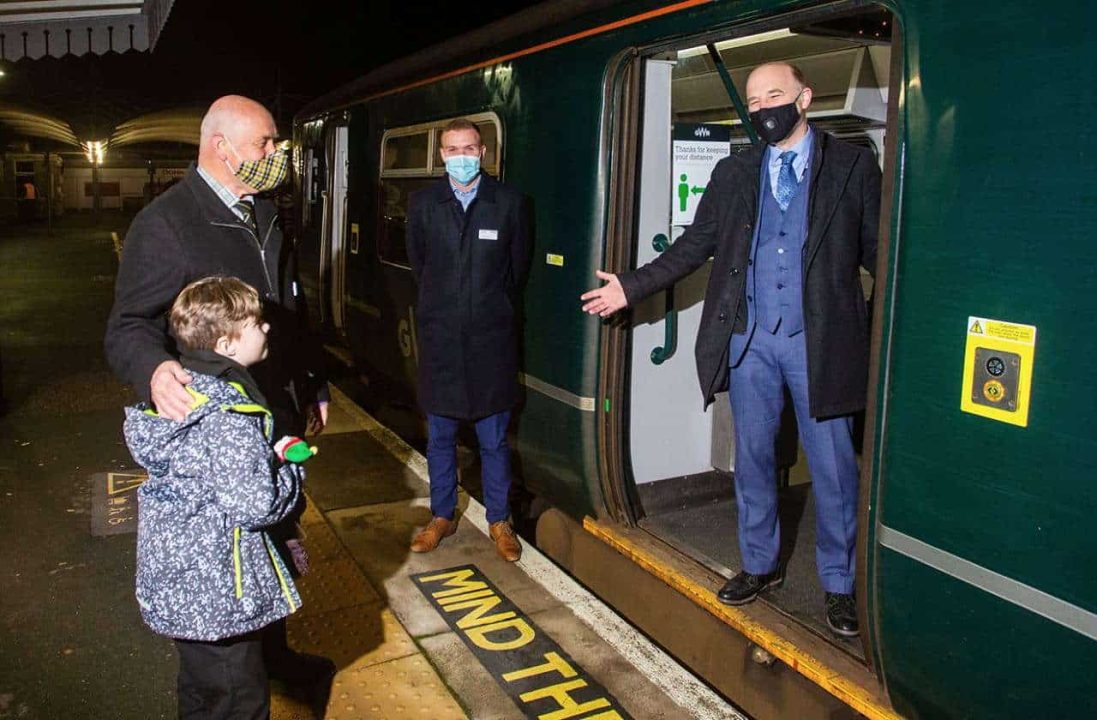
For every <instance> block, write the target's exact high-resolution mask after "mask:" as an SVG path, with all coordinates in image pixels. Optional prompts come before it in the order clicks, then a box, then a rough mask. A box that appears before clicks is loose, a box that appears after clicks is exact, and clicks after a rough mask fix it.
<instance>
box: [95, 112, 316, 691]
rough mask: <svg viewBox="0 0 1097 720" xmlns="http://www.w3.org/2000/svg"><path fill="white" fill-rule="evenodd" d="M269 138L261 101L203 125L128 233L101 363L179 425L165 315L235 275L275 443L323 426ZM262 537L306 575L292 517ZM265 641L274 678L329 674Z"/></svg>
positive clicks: (275, 151)
mask: <svg viewBox="0 0 1097 720" xmlns="http://www.w3.org/2000/svg"><path fill="white" fill-rule="evenodd" d="M277 137H278V129H277V127H276V126H275V122H274V118H273V117H271V114H270V113H269V112H268V111H267V109H266V108H264V107H263V106H262V105H260V104H259V103H257V102H255V101H254V100H250V99H248V98H245V97H241V96H239V95H228V96H225V97H222V98H220V99H218V100H217V101H215V102H214V103H213V104H212V105H211V106H210V108H209V111H208V112H207V113H206V115H205V117H204V118H203V120H202V127H201V134H200V138H199V149H198V162H197V164H195V165H192V166H191V167H190V168H189V169H188V170H187V173H186V174H185V175H184V177H183V180H182V181H181V182H179V183H178V184H176V185H175V186H173V187H172V188H171V189H169V190H168V191H167V192H165V193H164V194H162V195H160V196H159V197H158V198H156V200H154V201H153V202H152V203H150V204H149V205H148V206H147V207H146V208H144V209H143V210H142V211H141V212H139V213H138V214H137V216H136V217H135V218H134V219H133V223H132V224H131V225H130V228H129V231H128V232H127V233H126V240H125V244H124V246H123V252H122V260H121V264H120V266H119V269H118V277H117V280H116V282H115V297H114V307H113V308H112V309H111V313H110V317H109V319H108V321H107V331H106V338H105V342H104V346H105V350H106V356H107V361H108V362H109V363H110V366H111V368H112V369H113V370H114V372H115V374H116V375H117V376H118V377H119V378H120V379H121V380H123V381H124V382H127V383H129V384H130V385H132V386H133V388H134V389H135V390H136V391H137V393H138V395H140V396H141V398H142V399H143V400H145V401H148V402H151V403H152V405H153V406H154V407H155V408H156V410H157V412H159V414H160V415H162V416H165V417H168V418H171V419H172V420H175V421H178V422H184V421H185V418H186V416H187V413H188V412H190V409H191V403H192V402H193V400H192V397H191V395H190V393H188V392H187V390H186V385H187V384H188V383H190V382H191V376H190V374H189V373H188V372H187V371H186V370H184V369H183V366H182V365H180V363H179V360H178V350H177V348H176V345H175V341H174V340H173V338H172V337H171V336H170V334H169V332H168V324H167V313H168V311H169V309H170V308H171V305H172V302H173V301H174V300H175V298H176V296H177V295H178V294H179V292H180V291H181V290H182V289H183V288H184V287H186V286H187V285H188V284H189V283H191V282H193V281H195V280H199V279H201V278H204V277H209V276H212V275H223V276H231V277H236V278H239V279H240V280H243V281H244V282H246V283H248V284H249V285H251V286H252V287H254V288H256V289H257V290H258V291H259V296H260V299H261V302H262V307H263V319H264V321H265V322H267V323H269V325H270V331H269V333H268V336H267V337H268V346H269V351H268V355H267V358H266V359H265V360H263V361H262V362H259V363H257V364H256V365H254V366H252V367H251V368H249V372H250V374H251V375H252V377H253V378H254V379H255V384H256V386H257V390H258V392H259V394H261V395H262V397H256V398H253V399H254V400H255V401H256V402H257V403H259V404H260V405H263V406H264V407H266V408H268V409H269V410H270V411H271V413H272V415H273V419H274V431H273V437H275V438H277V437H281V436H283V435H292V436H303V435H304V434H305V431H306V428H307V429H309V430H311V431H312V432H319V431H321V430H323V427H324V424H325V422H326V420H327V402H328V397H329V396H328V389H327V382H326V381H325V379H324V373H323V370H322V368H323V356H322V349H321V345H320V342H319V340H318V339H317V338H315V337H313V336H312V335H311V333H310V332H309V328H308V325H307V312H306V308H305V305H304V297H303V296H302V293H301V284H300V282H299V280H298V278H297V268H296V259H295V257H294V255H293V252H292V248H291V246H290V244H288V243H284V242H283V237H282V229H281V227H280V225H279V221H278V214H277V211H276V208H275V206H274V202H273V201H272V200H271V199H270V198H269V197H268V193H269V192H270V191H272V190H274V189H275V188H277V187H278V186H279V185H281V184H282V183H283V182H284V181H285V179H286V175H287V170H288V167H289V157H288V154H287V150H286V148H285V147H283V146H281V145H279V144H278V142H277ZM193 369H194V370H196V371H202V368H200V367H195V368H193ZM270 535H271V536H272V537H274V538H275V539H276V544H277V545H278V548H279V550H280V551H281V552H282V553H283V555H284V557H285V559H286V562H287V564H290V565H291V566H294V565H295V566H296V567H297V568H298V570H303V569H305V568H306V567H307V562H306V556H305V555H304V552H303V548H302V546H301V545H300V543H299V542H298V541H297V540H296V538H295V536H294V523H293V522H292V521H290V522H288V523H283V524H282V525H279V526H276V527H275V528H272V529H271V532H270ZM263 644H264V648H263V649H264V655H265V656H266V657H267V664H268V669H269V670H270V674H271V676H272V677H276V678H278V679H282V680H285V681H287V682H291V683H310V684H311V683H313V682H314V681H315V680H317V678H320V677H323V676H324V675H325V674H327V673H330V672H332V671H333V670H334V667H333V666H332V665H331V664H330V662H327V661H326V660H324V659H322V658H321V659H316V658H311V657H308V656H302V655H299V654H297V653H293V652H292V651H290V650H289V648H288V646H287V645H286V641H285V624H284V622H279V623H275V624H273V625H271V626H269V628H268V630H266V631H265V632H264V637H263Z"/></svg>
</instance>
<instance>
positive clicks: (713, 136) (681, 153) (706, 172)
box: [670, 123, 731, 227]
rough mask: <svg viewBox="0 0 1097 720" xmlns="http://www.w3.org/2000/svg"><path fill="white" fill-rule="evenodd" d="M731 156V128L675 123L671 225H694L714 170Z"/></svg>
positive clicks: (707, 124) (671, 185)
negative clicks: (699, 204)
mask: <svg viewBox="0 0 1097 720" xmlns="http://www.w3.org/2000/svg"><path fill="white" fill-rule="evenodd" d="M730 154H731V127H730V126H728V125H716V124H712V123H704V124H693V123H675V125H674V162H673V163H672V165H673V170H672V177H671V180H672V181H673V182H671V184H670V187H671V207H672V208H673V212H672V213H671V224H672V225H676V226H679V227H682V226H685V225H692V224H693V215H694V214H695V213H696V212H697V204H698V203H699V202H701V195H702V194H704V192H705V188H706V187H708V181H709V178H710V177H711V176H712V169H713V168H715V167H716V163H718V162H720V161H721V160H723V159H724V158H726V157H727V156H728V155H730Z"/></svg>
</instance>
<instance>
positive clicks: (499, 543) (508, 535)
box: [488, 520, 522, 562]
mask: <svg viewBox="0 0 1097 720" xmlns="http://www.w3.org/2000/svg"><path fill="white" fill-rule="evenodd" d="M488 531H489V532H490V533H491V539H492V540H494V541H495V552H497V553H499V557H501V558H503V559H504V560H506V561H507V562H514V561H515V560H517V559H518V558H520V557H522V544H521V543H519V542H518V536H517V535H515V534H514V528H512V527H511V526H510V523H509V522H508V521H506V520H500V521H499V522H497V523H492V524H491V527H490V528H488Z"/></svg>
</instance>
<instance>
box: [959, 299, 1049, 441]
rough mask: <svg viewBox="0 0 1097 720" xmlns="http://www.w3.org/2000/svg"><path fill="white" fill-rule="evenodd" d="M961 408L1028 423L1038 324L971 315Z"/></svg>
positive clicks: (1021, 423)
mask: <svg viewBox="0 0 1097 720" xmlns="http://www.w3.org/2000/svg"><path fill="white" fill-rule="evenodd" d="M966 327H967V345H966V347H965V350H964V373H963V378H964V379H963V386H962V391H961V396H960V409H961V410H962V411H964V412H967V413H971V414H973V415H980V416H982V417H985V418H989V419H991V420H997V421H999V422H1004V423H1009V424H1010V425H1018V426H1020V427H1028V411H1029V401H1030V398H1031V395H1032V363H1033V358H1034V356H1035V353H1036V327H1035V326H1033V325H1021V324H1018V323H1011V322H1005V321H1002V320H989V319H987V318H981V317H969V318H968V320H967V325H966Z"/></svg>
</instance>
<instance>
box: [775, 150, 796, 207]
mask: <svg viewBox="0 0 1097 720" xmlns="http://www.w3.org/2000/svg"><path fill="white" fill-rule="evenodd" d="M780 159H781V169H780V170H779V171H778V172H777V192H776V193H774V197H776V198H777V204H778V205H780V206H781V212H784V211H786V210H788V205H789V203H790V202H792V196H793V195H795V194H796V186H797V185H798V184H799V183H798V182H796V173H795V172H794V171H793V168H792V161H793V160H795V159H796V153H794V152H793V151H791V150H786V151H785V152H783V153H781V155H780Z"/></svg>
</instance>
